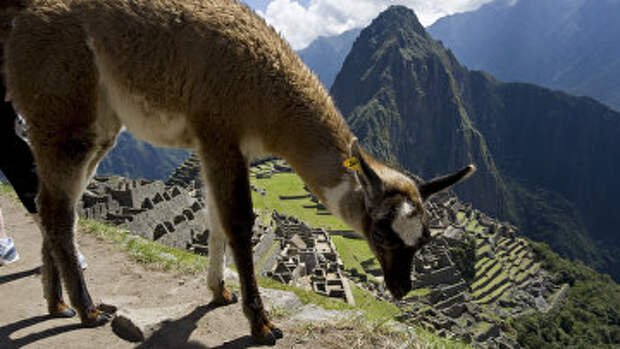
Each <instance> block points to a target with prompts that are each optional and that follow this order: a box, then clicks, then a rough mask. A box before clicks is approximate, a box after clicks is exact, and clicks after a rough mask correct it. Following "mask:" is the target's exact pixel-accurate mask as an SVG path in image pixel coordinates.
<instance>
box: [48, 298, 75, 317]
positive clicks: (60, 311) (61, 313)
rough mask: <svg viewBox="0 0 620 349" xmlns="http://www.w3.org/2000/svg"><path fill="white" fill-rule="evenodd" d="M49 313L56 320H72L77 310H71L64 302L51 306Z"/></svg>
mask: <svg viewBox="0 0 620 349" xmlns="http://www.w3.org/2000/svg"><path fill="white" fill-rule="evenodd" d="M48 311H49V313H50V315H51V316H52V317H55V318H70V317H74V316H75V315H76V314H77V313H76V312H75V310H73V309H71V308H69V306H68V305H67V304H66V303H65V302H63V301H60V302H58V303H55V304H54V305H50V306H49V308H48Z"/></svg>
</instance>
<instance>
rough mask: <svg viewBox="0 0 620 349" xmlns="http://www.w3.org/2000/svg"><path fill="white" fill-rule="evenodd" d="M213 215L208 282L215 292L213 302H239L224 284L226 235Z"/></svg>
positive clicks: (224, 303) (219, 303) (220, 303)
mask: <svg viewBox="0 0 620 349" xmlns="http://www.w3.org/2000/svg"><path fill="white" fill-rule="evenodd" d="M210 215H211V217H212V218H211V230H210V234H209V270H208V274H207V284H208V285H209V288H210V289H211V292H212V293H213V303H214V304H218V305H227V304H232V303H237V296H236V295H235V294H234V293H231V292H230V291H228V289H227V288H226V286H225V284H224V267H225V265H224V264H225V253H226V235H225V234H224V231H223V230H222V228H221V226H220V225H219V224H218V223H217V219H215V220H214V219H213V216H214V215H212V214H210Z"/></svg>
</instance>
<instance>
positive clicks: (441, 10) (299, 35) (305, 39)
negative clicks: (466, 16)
mask: <svg viewBox="0 0 620 349" xmlns="http://www.w3.org/2000/svg"><path fill="white" fill-rule="evenodd" d="M490 1H492V0H469V1H465V0H310V2H309V4H308V6H307V7H304V6H302V5H301V4H300V3H299V2H298V0H273V1H271V2H270V3H269V5H268V6H267V8H266V10H265V11H264V12H263V11H258V13H259V14H260V15H261V16H263V17H265V19H266V20H267V22H269V23H270V24H271V25H273V26H274V27H275V28H276V30H278V31H279V32H281V33H282V35H283V36H284V37H285V38H286V39H287V40H288V41H289V42H290V43H291V45H292V46H293V48H295V49H301V48H304V47H305V46H307V45H308V44H309V43H310V42H311V41H312V40H314V39H315V38H316V37H317V36H320V35H324V36H327V35H337V34H340V33H342V32H344V31H346V30H348V29H353V28H358V27H364V26H366V25H368V24H369V23H370V21H371V20H372V19H373V18H375V17H376V16H377V15H378V14H379V13H380V12H381V11H383V10H384V9H386V8H387V7H388V6H390V5H405V6H407V7H409V8H411V9H413V10H414V11H415V13H416V15H417V16H418V18H419V19H420V22H422V24H423V25H430V24H432V23H433V22H434V21H435V20H437V19H438V18H440V17H443V16H446V15H449V14H452V13H456V12H463V11H468V10H473V9H476V8H478V7H479V6H480V5H482V4H485V3H487V2H490Z"/></svg>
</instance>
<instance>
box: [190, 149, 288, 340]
mask: <svg viewBox="0 0 620 349" xmlns="http://www.w3.org/2000/svg"><path fill="white" fill-rule="evenodd" d="M218 149H219V150H221V149H230V150H229V152H227V153H224V152H218V153H219V154H217V156H216V158H214V157H213V156H215V155H216V154H207V155H204V154H203V156H202V157H203V165H204V168H205V176H206V184H205V185H208V191H209V195H210V196H211V198H210V200H211V201H212V202H213V207H210V210H211V213H210V214H211V215H217V219H215V220H213V221H215V222H218V221H219V223H220V224H221V227H222V230H223V231H224V233H225V234H226V236H227V237H228V242H229V244H230V247H231V248H232V252H233V256H234V259H235V264H236V266H237V270H238V272H239V280H240V283H241V294H242V301H243V311H244V313H245V316H246V318H247V319H248V321H249V322H250V327H251V331H252V337H253V338H254V340H255V341H256V342H258V343H261V344H275V341H276V339H277V338H281V337H282V331H280V329H278V328H277V327H276V326H275V325H274V324H273V323H272V322H271V321H269V318H268V317H267V313H266V312H265V309H264V307H263V302H262V300H261V297H260V294H259V291H258V285H257V282H256V277H255V276H254V262H253V260H252V226H253V225H254V212H253V211H252V199H251V195H250V182H249V178H248V167H247V164H246V162H245V159H244V158H243V156H242V154H241V152H240V151H238V149H237V148H234V147H223V146H221V145H219V146H218ZM222 153H224V154H222ZM209 155H211V156H209ZM215 240H216V241H217V242H218V243H221V239H215ZM214 247H215V246H209V251H211V252H210V253H214V252H215V253H216V256H219V255H220V254H222V255H223V253H224V252H223V248H222V246H221V245H219V246H217V251H214ZM212 258H213V257H212ZM217 265H220V264H219V262H218V264H217ZM211 266H213V264H212V265H211ZM209 274H210V275H211V272H210V273H209ZM216 274H218V272H214V274H213V275H214V276H218V275H216ZM220 274H221V273H220ZM219 277H220V278H221V275H219ZM216 280H218V279H217V278H214V279H212V280H211V281H212V282H214V285H213V286H217V285H215V281H216ZM220 284H221V285H222V287H223V283H220ZM217 296H218V295H217V294H216V297H217ZM220 296H222V294H221V293H220ZM220 298H223V297H220Z"/></svg>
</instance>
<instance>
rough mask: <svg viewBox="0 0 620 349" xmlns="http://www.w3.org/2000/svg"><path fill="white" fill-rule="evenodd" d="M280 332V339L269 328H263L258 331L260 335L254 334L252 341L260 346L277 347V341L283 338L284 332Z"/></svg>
mask: <svg viewBox="0 0 620 349" xmlns="http://www.w3.org/2000/svg"><path fill="white" fill-rule="evenodd" d="M278 331H279V330H278ZM279 332H280V337H276V335H275V334H274V333H273V332H272V330H270V329H269V327H267V326H263V328H262V329H261V330H260V331H258V333H253V334H252V339H253V340H254V342H255V343H256V344H258V345H276V339H277V338H282V331H279Z"/></svg>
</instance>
